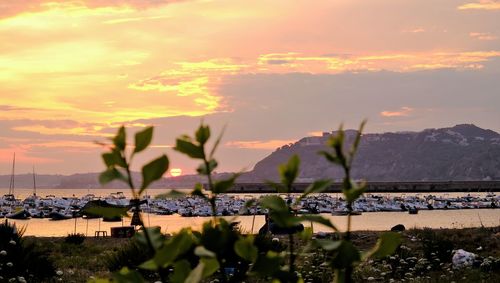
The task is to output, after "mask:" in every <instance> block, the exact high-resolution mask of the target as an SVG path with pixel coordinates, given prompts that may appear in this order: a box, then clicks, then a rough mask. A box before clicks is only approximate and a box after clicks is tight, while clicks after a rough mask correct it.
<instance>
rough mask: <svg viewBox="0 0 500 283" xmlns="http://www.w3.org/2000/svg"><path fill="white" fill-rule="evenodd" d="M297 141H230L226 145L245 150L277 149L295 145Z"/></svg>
mask: <svg viewBox="0 0 500 283" xmlns="http://www.w3.org/2000/svg"><path fill="white" fill-rule="evenodd" d="M294 142H296V141H295V140H268V141H230V142H227V143H226V144H225V145H226V146H228V147H234V148H245V149H276V148H278V147H281V146H283V145H286V144H290V143H294Z"/></svg>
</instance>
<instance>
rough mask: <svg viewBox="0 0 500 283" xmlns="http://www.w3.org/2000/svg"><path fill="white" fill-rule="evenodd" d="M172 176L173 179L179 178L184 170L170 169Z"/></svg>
mask: <svg viewBox="0 0 500 283" xmlns="http://www.w3.org/2000/svg"><path fill="white" fill-rule="evenodd" d="M170 175H171V176H172V177H177V176H180V175H182V169H181V168H172V169H170Z"/></svg>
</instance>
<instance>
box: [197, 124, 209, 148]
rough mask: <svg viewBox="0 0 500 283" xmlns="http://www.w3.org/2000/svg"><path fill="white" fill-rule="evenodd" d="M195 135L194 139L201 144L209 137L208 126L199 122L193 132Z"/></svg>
mask: <svg viewBox="0 0 500 283" xmlns="http://www.w3.org/2000/svg"><path fill="white" fill-rule="evenodd" d="M195 137H196V141H197V142H198V143H199V144H200V145H202V146H203V145H204V144H205V143H206V142H207V141H208V139H209V138H210V127H208V126H205V125H203V124H201V125H200V127H199V128H198V130H197V131H196V133H195Z"/></svg>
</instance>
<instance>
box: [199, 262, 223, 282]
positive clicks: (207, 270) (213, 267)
mask: <svg viewBox="0 0 500 283" xmlns="http://www.w3.org/2000/svg"><path fill="white" fill-rule="evenodd" d="M200 262H202V263H203V265H204V266H203V274H202V277H203V278H207V277H208V276H210V275H212V274H214V273H215V272H216V271H217V270H219V268H220V265H219V261H218V260H217V259H216V258H202V259H201V260H200Z"/></svg>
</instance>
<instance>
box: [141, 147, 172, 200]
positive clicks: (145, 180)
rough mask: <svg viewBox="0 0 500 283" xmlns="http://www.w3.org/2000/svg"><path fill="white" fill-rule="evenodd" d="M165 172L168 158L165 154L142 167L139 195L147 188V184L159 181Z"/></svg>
mask: <svg viewBox="0 0 500 283" xmlns="http://www.w3.org/2000/svg"><path fill="white" fill-rule="evenodd" d="M167 170H168V158H167V156H166V155H165V154H164V155H162V156H161V157H159V158H157V159H155V160H153V161H151V162H149V163H148V164H146V165H144V166H143V167H142V186H141V190H140V191H139V195H140V194H141V193H142V192H143V191H144V190H145V189H146V188H147V187H148V186H149V184H151V183H152V182H154V181H156V180H158V179H160V178H161V177H162V176H163V174H165V172H167Z"/></svg>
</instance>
